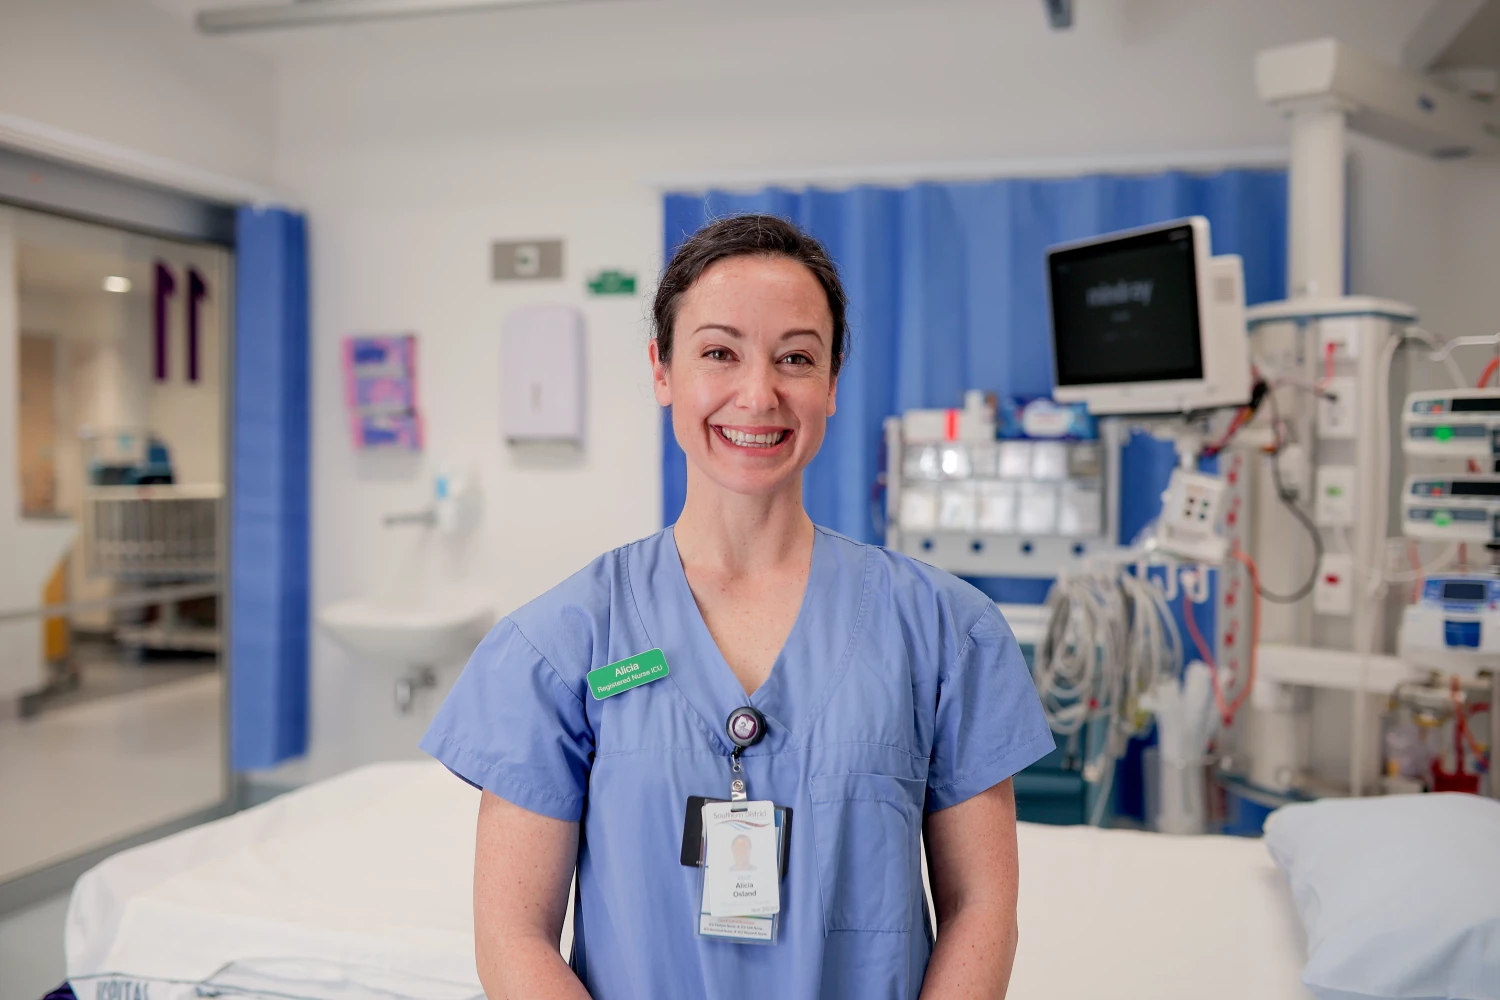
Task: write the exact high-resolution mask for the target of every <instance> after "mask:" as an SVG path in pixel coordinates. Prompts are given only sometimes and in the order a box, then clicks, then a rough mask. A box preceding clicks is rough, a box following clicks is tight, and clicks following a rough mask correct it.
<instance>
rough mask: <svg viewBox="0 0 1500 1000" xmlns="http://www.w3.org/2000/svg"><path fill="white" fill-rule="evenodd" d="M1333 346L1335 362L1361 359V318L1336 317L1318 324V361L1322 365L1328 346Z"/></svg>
mask: <svg viewBox="0 0 1500 1000" xmlns="http://www.w3.org/2000/svg"><path fill="white" fill-rule="evenodd" d="M1329 344H1332V345H1333V357H1334V360H1335V361H1337V360H1341V359H1345V358H1347V359H1351V360H1352V359H1354V358H1357V357H1359V317H1357V316H1334V317H1332V318H1330V319H1325V320H1322V321H1320V322H1319V323H1318V360H1319V363H1320V364H1321V363H1322V359H1323V357H1324V353H1325V352H1326V351H1327V350H1328V345H1329Z"/></svg>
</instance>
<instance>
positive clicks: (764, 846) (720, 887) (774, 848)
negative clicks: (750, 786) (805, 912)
mask: <svg viewBox="0 0 1500 1000" xmlns="http://www.w3.org/2000/svg"><path fill="white" fill-rule="evenodd" d="M702 808H703V812H702V818H703V840H702V845H703V846H702V855H701V857H702V859H703V867H702V892H701V903H700V905H699V913H698V934H699V936H700V937H709V938H718V939H720V940H726V941H736V942H739V943H742V944H775V943H776V936H777V930H778V928H779V926H780V918H779V916H778V914H779V913H780V911H781V860H782V857H783V850H784V845H785V840H784V838H785V836H786V832H787V830H786V824H785V822H784V813H783V811H782V810H780V809H777V808H776V806H775V805H774V804H773V803H771V802H738V803H730V802H707V803H705V804H704V805H703V807H702Z"/></svg>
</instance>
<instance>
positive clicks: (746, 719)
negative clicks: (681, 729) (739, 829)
mask: <svg viewBox="0 0 1500 1000" xmlns="http://www.w3.org/2000/svg"><path fill="white" fill-rule="evenodd" d="M724 729H725V731H726V732H727V733H728V734H729V742H731V743H733V744H734V750H733V752H731V753H730V755H729V770H730V772H731V773H732V774H733V775H734V776H733V777H732V778H731V779H730V781H729V801H730V802H734V803H742V802H746V801H748V800H749V798H750V793H749V791H748V790H747V789H746V788H745V779H744V778H742V777H740V772H741V768H740V754H742V753H744V752H745V748H746V747H753V746H755V744H757V743H759V742H760V741H761V740H763V739H765V736H766V717H765V716H764V715H761V714H760V712H759V711H758V710H756V709H755V708H753V707H752V706H750V705H746V706H744V707H743V708H737V709H735V710H734V711H733V712H730V713H729V718H728V719H726V720H725V722H724ZM744 808H745V807H744V806H743V805H736V806H735V810H736V811H737V812H738V811H740V810H743V809H744Z"/></svg>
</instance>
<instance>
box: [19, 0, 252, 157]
mask: <svg viewBox="0 0 1500 1000" xmlns="http://www.w3.org/2000/svg"><path fill="white" fill-rule="evenodd" d="M273 109H274V103H273V91H272V80H271V66H270V64H269V62H268V61H267V60H266V59H265V58H264V57H263V56H261V55H259V54H256V53H253V52H250V51H247V50H246V49H244V48H243V47H241V46H237V45H235V44H234V43H232V42H229V41H225V40H222V39H212V40H210V39H205V38H203V37H201V36H199V35H197V34H196V33H195V32H194V31H193V29H192V27H191V26H190V25H189V24H188V23H187V22H186V20H185V19H183V18H181V17H174V16H173V15H171V14H169V13H167V12H165V11H163V10H160V9H159V8H157V7H154V6H151V5H149V4H147V3H144V2H142V0H0V113H5V114H12V115H18V116H20V117H23V118H27V119H30V120H32V121H36V122H41V123H43V124H45V125H49V126H52V127H54V128H58V129H64V130H67V131H70V132H75V133H79V134H81V135H85V136H88V137H89V138H92V139H98V140H104V141H107V142H110V143H114V144H116V145H119V146H124V147H128V148H130V149H134V150H137V151H140V152H144V153H149V154H152V155H154V156H159V157H165V158H167V159H170V160H174V161H176V162H178V163H181V164H184V165H188V166H193V167H198V168H202V169H207V170H211V171H215V172H219V173H223V174H227V175H230V176H233V177H237V178H239V179H242V180H245V181H250V182H256V183H268V182H269V181H270V179H271V176H272V161H273V131H274V126H273V113H274V110H273Z"/></svg>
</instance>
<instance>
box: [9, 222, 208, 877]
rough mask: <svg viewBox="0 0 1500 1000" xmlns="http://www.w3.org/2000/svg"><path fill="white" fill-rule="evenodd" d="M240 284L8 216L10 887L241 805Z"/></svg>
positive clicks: (155, 253) (192, 250)
mask: <svg viewBox="0 0 1500 1000" xmlns="http://www.w3.org/2000/svg"><path fill="white" fill-rule="evenodd" d="M232 277H233V258H232V255H231V253H230V252H229V251H228V250H226V249H225V248H224V247H222V246H218V245H212V244H207V243H192V242H182V241H176V240H170V239H164V238H160V237H155V236H146V235H141V234H138V233H134V232H128V231H125V230H122V229H116V228H112V227H108V226H102V225H95V224H92V223H84V222H79V221H75V220H72V219H67V218H63V217H60V216H55V215H50V214H46V213H42V212H36V211H31V210H26V209H20V208H10V207H6V206H4V205H0V883H4V882H5V881H6V880H8V879H15V878H17V877H20V876H24V875H27V874H29V873H34V872H37V871H39V870H41V869H45V868H47V867H48V866H52V865H56V864H58V863H59V862H63V861H66V860H68V859H71V858H76V857H79V856H80V855H84V854H87V853H88V852H91V851H95V850H97V849H99V848H101V847H105V846H107V845H110V844H114V843H118V842H120V841H121V840H124V839H127V838H130V837H134V836H137V835H140V834H142V833H145V832H146V831H149V830H153V829H158V828H160V827H162V826H163V825H166V824H170V823H173V822H175V821H179V820H181V819H183V818H185V817H189V816H193V815H199V814H202V813H204V812H205V811H207V810H212V809H214V808H216V807H220V806H222V805H223V803H224V802H225V801H226V799H227V798H228V794H229V787H228V771H227V764H226V757H225V746H226V739H225V728H224V727H225V723H224V719H225V713H224V696H225V688H226V685H225V683H224V670H223V660H222V650H223V648H224V631H225V629H224V626H225V621H224V615H225V605H224V601H223V584H222V581H223V579H224V576H225V565H224V562H225V557H226V551H227V548H226V544H225V525H226V522H227V510H226V508H225V500H224V497H225V495H226V491H225V468H226V455H227V448H226V445H225V442H226V437H227V436H226V413H227V412H228V410H227V403H228V398H227V397H228V386H229V384H230V383H229V379H228V370H227V369H228V365H229V361H230V358H231V351H230V344H231V341H230V338H229V332H230V331H229V318H230V317H231V316H232V315H233V312H232V308H231V305H232V302H231V296H232V292H233V289H232V287H231V283H232Z"/></svg>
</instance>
